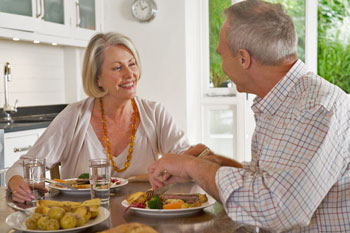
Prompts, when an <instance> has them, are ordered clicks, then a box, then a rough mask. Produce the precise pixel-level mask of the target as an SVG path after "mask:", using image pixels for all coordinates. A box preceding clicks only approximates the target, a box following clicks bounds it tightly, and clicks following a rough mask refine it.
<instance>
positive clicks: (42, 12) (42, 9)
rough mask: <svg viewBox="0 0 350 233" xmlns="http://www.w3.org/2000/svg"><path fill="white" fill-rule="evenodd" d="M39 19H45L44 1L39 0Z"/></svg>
mask: <svg viewBox="0 0 350 233" xmlns="http://www.w3.org/2000/svg"><path fill="white" fill-rule="evenodd" d="M40 5H41V19H42V20H45V1H44V0H41V3H40Z"/></svg>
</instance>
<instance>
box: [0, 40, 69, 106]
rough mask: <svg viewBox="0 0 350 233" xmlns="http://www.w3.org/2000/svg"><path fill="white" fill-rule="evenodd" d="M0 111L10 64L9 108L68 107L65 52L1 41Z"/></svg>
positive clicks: (59, 48) (34, 45)
mask: <svg viewBox="0 0 350 233" xmlns="http://www.w3.org/2000/svg"><path fill="white" fill-rule="evenodd" d="M0 51H1V52H0V71H1V82H0V95H1V96H0V107H1V108H2V106H3V105H4V78H3V74H4V65H5V63H6V62H10V64H11V72H12V81H11V82H9V83H8V89H9V100H10V105H11V106H13V105H14V104H15V100H16V99H18V101H19V102H18V106H32V105H49V104H61V103H65V90H64V75H63V74H64V63H63V55H64V53H63V49H62V48H61V47H54V46H51V45H42V44H33V43H28V42H21V41H11V40H3V39H0Z"/></svg>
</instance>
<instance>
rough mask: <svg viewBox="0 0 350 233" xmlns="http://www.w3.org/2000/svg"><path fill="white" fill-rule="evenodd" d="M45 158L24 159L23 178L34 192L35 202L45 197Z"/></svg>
mask: <svg viewBox="0 0 350 233" xmlns="http://www.w3.org/2000/svg"><path fill="white" fill-rule="evenodd" d="M45 163H46V161H45V159H38V158H27V159H24V160H23V178H24V180H25V181H26V183H27V184H28V186H29V187H30V189H31V190H32V192H33V194H34V199H33V202H36V201H37V200H41V199H44V197H45V168H46V165H45Z"/></svg>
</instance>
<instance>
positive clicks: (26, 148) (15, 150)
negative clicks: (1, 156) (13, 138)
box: [13, 146, 32, 153]
mask: <svg viewBox="0 0 350 233" xmlns="http://www.w3.org/2000/svg"><path fill="white" fill-rule="evenodd" d="M30 148H32V146H26V147H22V148H13V152H15V153H17V152H22V151H27V150H29V149H30Z"/></svg>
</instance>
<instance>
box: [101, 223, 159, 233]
mask: <svg viewBox="0 0 350 233" xmlns="http://www.w3.org/2000/svg"><path fill="white" fill-rule="evenodd" d="M101 233H158V231H156V230H154V229H153V228H152V227H150V226H147V225H144V224H142V223H138V222H132V223H125V224H121V225H119V226H117V227H114V228H112V229H109V230H106V231H103V232H101Z"/></svg>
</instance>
